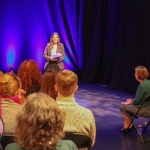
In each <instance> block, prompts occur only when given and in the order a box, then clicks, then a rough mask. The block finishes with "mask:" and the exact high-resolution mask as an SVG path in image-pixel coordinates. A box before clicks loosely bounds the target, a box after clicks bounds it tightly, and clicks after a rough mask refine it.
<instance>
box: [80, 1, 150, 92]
mask: <svg viewBox="0 0 150 150" xmlns="http://www.w3.org/2000/svg"><path fill="white" fill-rule="evenodd" d="M84 2H85V3H84V9H83V10H84V14H83V27H84V28H83V37H84V39H83V43H84V45H83V53H84V55H83V69H82V70H81V79H82V80H83V81H85V82H87V81H88V82H95V83H97V82H98V83H103V84H107V85H110V86H111V87H113V88H118V89H127V90H129V91H135V90H136V87H137V85H138V83H137V81H135V79H134V68H135V67H136V66H138V65H144V66H146V67H147V68H148V70H149V71H150V1H149V0H142V1H141V0H99V1H96V0H95V1H92V3H91V1H86V0H85V1H84Z"/></svg>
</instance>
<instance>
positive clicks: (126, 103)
mask: <svg viewBox="0 0 150 150" xmlns="http://www.w3.org/2000/svg"><path fill="white" fill-rule="evenodd" d="M121 104H125V105H128V104H130V103H129V102H121Z"/></svg>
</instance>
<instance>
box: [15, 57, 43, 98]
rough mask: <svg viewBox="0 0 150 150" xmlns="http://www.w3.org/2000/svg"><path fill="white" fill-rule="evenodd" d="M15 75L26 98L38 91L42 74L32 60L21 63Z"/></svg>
mask: <svg viewBox="0 0 150 150" xmlns="http://www.w3.org/2000/svg"><path fill="white" fill-rule="evenodd" d="M17 75H18V77H19V78H20V79H21V82H22V89H23V90H25V91H26V95H27V96H28V95H29V94H31V93H34V92H39V91H40V86H41V77H42V72H41V71H40V68H39V66H38V64H37V63H36V62H35V61H34V60H25V61H23V62H22V63H21V64H20V66H19V69H18V72H17Z"/></svg>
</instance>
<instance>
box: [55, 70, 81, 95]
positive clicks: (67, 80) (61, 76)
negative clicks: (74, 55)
mask: <svg viewBox="0 0 150 150" xmlns="http://www.w3.org/2000/svg"><path fill="white" fill-rule="evenodd" d="M77 84H78V77H77V75H76V74H75V73H74V72H73V71H71V70H62V71H59V72H58V73H57V75H56V85H57V89H58V92H59V93H60V94H61V95H63V96H69V95H71V94H72V93H73V92H74V89H75V88H76V87H77Z"/></svg>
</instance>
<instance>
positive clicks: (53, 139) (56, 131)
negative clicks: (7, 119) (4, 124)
mask: <svg viewBox="0 0 150 150" xmlns="http://www.w3.org/2000/svg"><path fill="white" fill-rule="evenodd" d="M63 118H64V116H63V114H62V112H61V110H60V109H59V108H58V105H57V103H56V102H55V100H53V99H52V98H51V97H50V96H49V95H47V94H44V93H33V94H31V95H29V96H28V97H27V99H26V102H25V105H24V106H23V109H22V111H21V112H20V113H19V114H18V116H17V127H16V132H15V139H16V142H17V144H19V145H20V147H21V148H26V149H38V150H44V149H46V147H55V146H56V143H57V141H58V140H59V139H61V138H62V137H63V127H64V119H63Z"/></svg>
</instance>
